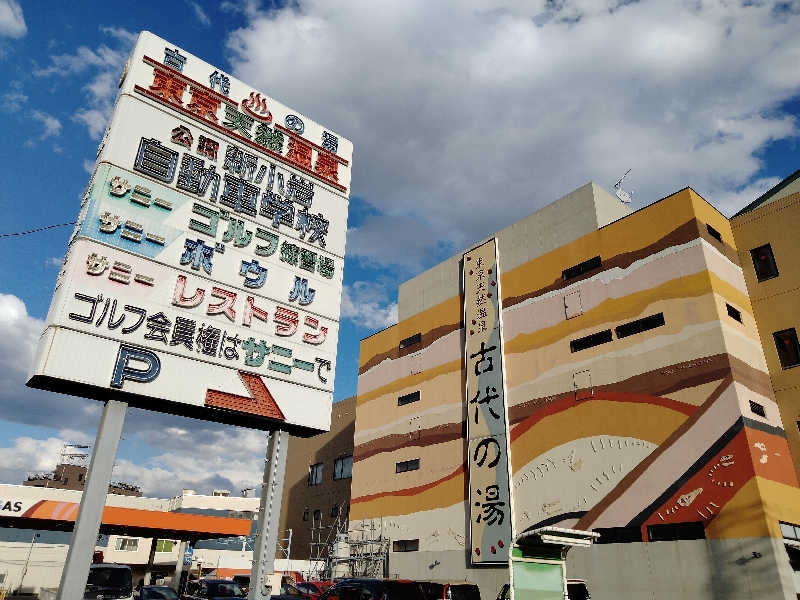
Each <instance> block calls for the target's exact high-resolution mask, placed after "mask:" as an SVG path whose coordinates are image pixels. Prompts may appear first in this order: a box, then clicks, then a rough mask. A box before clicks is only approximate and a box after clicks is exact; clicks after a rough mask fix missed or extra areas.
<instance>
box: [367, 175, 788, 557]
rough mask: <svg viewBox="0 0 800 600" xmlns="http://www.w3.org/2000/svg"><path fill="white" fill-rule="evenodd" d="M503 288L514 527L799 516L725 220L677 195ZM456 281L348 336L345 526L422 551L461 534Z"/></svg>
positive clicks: (756, 530) (709, 532)
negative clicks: (362, 527)
mask: <svg viewBox="0 0 800 600" xmlns="http://www.w3.org/2000/svg"><path fill="white" fill-rule="evenodd" d="M509 243H511V244H513V243H519V244H526V243H527V244H531V245H533V242H532V241H531V240H526V239H524V238H520V239H519V240H511V241H510V242H509ZM501 247H502V243H501ZM596 256H599V257H601V263H600V265H599V266H597V265H595V267H594V268H590V267H592V265H593V264H594V263H591V262H590V259H592V258H593V257H596ZM587 261H588V264H587V265H585V266H586V269H585V272H580V271H581V269H573V270H571V271H568V273H567V274H566V279H565V273H564V271H565V270H567V269H569V268H570V267H573V266H576V265H580V264H581V263H584V262H587ZM502 264H503V262H502V256H501V257H500V265H501V269H502ZM576 271H577V275H575V276H574V277H569V275H572V274H574V273H575V272H576ZM501 288H502V292H503V323H504V334H503V335H504V355H505V362H506V385H507V396H506V401H507V404H508V412H509V422H510V438H511V460H512V467H511V470H512V482H511V484H512V494H513V498H514V514H515V519H516V523H515V525H516V527H515V530H516V532H517V533H521V532H523V531H525V530H526V529H528V528H534V527H539V526H542V525H547V524H550V525H558V526H565V527H577V528H581V529H592V528H603V527H623V526H630V527H637V526H638V527H642V531H643V536H644V535H645V533H644V532H645V531H646V527H645V526H646V525H649V524H663V523H672V522H687V521H689V522H702V523H703V525H704V527H705V530H706V537H707V538H739V537H763V536H772V537H780V532H779V528H778V520H779V519H783V520H786V521H790V522H798V521H800V509H799V508H798V507H800V503H798V500H800V494H798V488H797V485H798V484H797V479H796V476H795V472H794V469H793V468H792V463H791V457H790V454H789V449H788V446H787V443H786V437H785V433H784V430H783V426H782V424H781V419H780V415H779V411H778V407H777V405H776V403H775V400H774V396H773V393H772V390H771V386H770V380H769V376H768V373H767V368H766V362H765V359H764V353H763V351H762V349H761V344H760V342H759V337H758V331H757V328H756V325H755V321H754V319H753V315H752V308H751V305H750V301H749V299H748V296H747V289H746V286H745V282H744V278H743V275H742V270H741V268H740V267H739V262H738V258H737V253H736V250H735V246H734V242H733V236H732V233H731V229H730V226H729V223H728V221H727V219H726V218H725V217H724V216H722V215H721V214H719V213H718V212H717V211H716V210H715V209H713V208H712V207H711V206H710V205H709V204H708V203H706V202H705V201H704V200H703V199H702V198H700V197H699V196H698V195H697V194H696V193H694V192H693V191H692V190H691V189H685V190H682V191H680V192H678V193H676V194H673V195H672V196H670V197H668V198H665V199H663V200H661V201H660V202H657V203H655V204H653V205H651V206H649V207H647V208H645V209H642V210H640V211H638V212H636V213H634V214H632V215H630V216H627V217H625V218H623V219H621V220H619V221H616V222H614V223H612V224H610V225H608V226H606V227H603V228H601V229H599V230H597V231H594V232H591V233H589V234H587V235H584V236H582V237H580V238H578V239H577V240H575V241H573V242H570V243H567V244H565V245H564V246H561V247H559V248H557V249H555V250H553V251H551V252H548V253H546V254H544V255H542V256H539V257H537V258H534V259H531V260H529V261H527V262H525V263H523V264H521V265H520V266H517V267H515V268H513V269H510V270H508V271H501ZM459 293H460V290H453V294H452V296H451V297H450V298H449V299H448V300H446V301H444V302H442V303H440V304H438V305H436V306H434V307H432V308H429V309H427V310H424V311H422V312H420V313H418V314H416V315H413V316H411V317H409V318H408V319H405V320H403V321H401V322H400V323H399V324H398V325H396V326H394V327H391V328H389V329H387V330H385V331H382V332H380V333H378V334H376V335H373V336H371V337H369V338H367V339H365V340H363V341H362V344H361V360H360V371H359V383H358V398H357V408H356V432H355V440H354V441H355V451H354V468H353V484H352V500H351V519H352V520H358V519H366V518H375V517H382V519H383V523H384V529H385V533H386V534H387V535H389V536H390V537H392V539H401V540H402V539H419V549H420V551H422V550H425V551H438V550H463V549H465V548H466V547H467V546H466V544H468V543H469V539H468V536H467V534H466V532H468V531H469V528H468V519H469V516H468V515H469V510H468V504H467V503H468V502H469V501H470V498H469V487H468V481H467V477H466V475H465V465H466V461H467V454H466V444H465V438H466V429H465V420H466V419H467V406H468V405H467V403H466V399H465V394H464V362H463V360H464V359H463V356H464V330H463V328H462V317H461V307H462V298H461V297H460V296H459ZM737 315H738V318H737ZM417 333H419V334H420V335H419V340H418V341H416V342H415V343H411V344H407V345H405V347H403V348H401V347H400V346H401V340H408V339H413V338H412V336H414V335H415V334H417ZM416 392H419V395H418V398H417V397H416V395H415V393H416ZM401 398H404V399H405V400H401V401H399V399H401ZM409 398H412V400H411V401H408V399H409ZM762 412H763V415H762V414H758V413H762ZM415 459H418V460H419V468H418V469H416V470H411V471H402V472H397V469H396V465H397V463H400V462H407V461H412V460H415Z"/></svg>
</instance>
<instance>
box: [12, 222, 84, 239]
mask: <svg viewBox="0 0 800 600" xmlns="http://www.w3.org/2000/svg"><path fill="white" fill-rule="evenodd" d="M76 222H77V221H70V222H69V223H58V224H57V225H46V226H45V227H37V228H36V229H31V230H29V231H17V232H15V233H0V238H7V237H15V236H20V235H28V234H31V233H39V232H40V231H47V230H48V229H55V228H56V227H66V226H67V225H75V223H76Z"/></svg>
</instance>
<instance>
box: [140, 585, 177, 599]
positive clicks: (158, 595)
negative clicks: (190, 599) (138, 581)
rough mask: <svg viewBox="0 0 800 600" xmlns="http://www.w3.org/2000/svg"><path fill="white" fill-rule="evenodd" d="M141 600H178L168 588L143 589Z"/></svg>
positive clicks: (175, 593)
mask: <svg viewBox="0 0 800 600" xmlns="http://www.w3.org/2000/svg"><path fill="white" fill-rule="evenodd" d="M139 597H140V598H141V600H178V593H177V592H176V591H175V590H173V589H172V588H169V587H166V586H165V587H157V588H154V587H143V588H142V593H141V595H140V596H139Z"/></svg>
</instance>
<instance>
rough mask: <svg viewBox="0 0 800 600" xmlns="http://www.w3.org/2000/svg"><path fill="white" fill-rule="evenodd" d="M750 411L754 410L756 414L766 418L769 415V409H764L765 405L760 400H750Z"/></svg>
mask: <svg viewBox="0 0 800 600" xmlns="http://www.w3.org/2000/svg"><path fill="white" fill-rule="evenodd" d="M750 412H752V413H753V414H754V415H758V416H759V417H764V418H766V416H767V411H765V410H764V406H763V405H762V404H759V403H758V402H753V401H752V400H750Z"/></svg>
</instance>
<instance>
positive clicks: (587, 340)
mask: <svg viewBox="0 0 800 600" xmlns="http://www.w3.org/2000/svg"><path fill="white" fill-rule="evenodd" d="M611 340H612V337H611V330H610V329H606V330H605V331H600V332H598V333H593V334H592V335H587V336H586V337H582V338H578V339H577V340H572V341H570V343H569V349H570V352H580V351H581V350H586V349H587V348H592V347H593V346H599V345H600V344H606V343H608V342H610V341H611Z"/></svg>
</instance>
